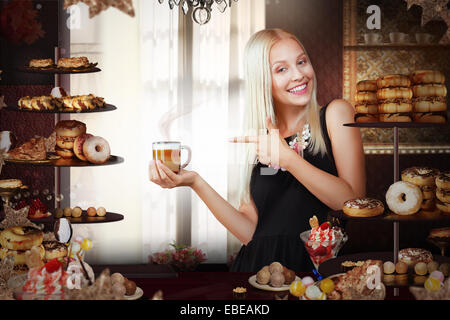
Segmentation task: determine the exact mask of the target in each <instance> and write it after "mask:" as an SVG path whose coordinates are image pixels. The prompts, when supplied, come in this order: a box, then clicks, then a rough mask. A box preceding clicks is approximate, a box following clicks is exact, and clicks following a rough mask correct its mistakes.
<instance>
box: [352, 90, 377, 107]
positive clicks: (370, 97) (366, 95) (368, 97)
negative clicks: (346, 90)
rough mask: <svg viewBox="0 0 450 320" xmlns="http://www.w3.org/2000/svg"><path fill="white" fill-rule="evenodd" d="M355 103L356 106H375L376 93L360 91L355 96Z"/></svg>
mask: <svg viewBox="0 0 450 320" xmlns="http://www.w3.org/2000/svg"><path fill="white" fill-rule="evenodd" d="M355 101H356V102H357V103H358V104H363V103H368V104H376V103H377V102H378V98H377V94H376V92H372V91H361V92H357V93H356V94H355Z"/></svg>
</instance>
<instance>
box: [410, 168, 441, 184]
mask: <svg viewBox="0 0 450 320" xmlns="http://www.w3.org/2000/svg"><path fill="white" fill-rule="evenodd" d="M438 174H439V170H437V169H433V168H430V167H411V168H407V169H405V170H403V171H402V181H406V182H411V183H413V184H415V185H417V186H434V185H435V180H436V176H437V175H438Z"/></svg>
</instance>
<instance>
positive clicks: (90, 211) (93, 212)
mask: <svg viewBox="0 0 450 320" xmlns="http://www.w3.org/2000/svg"><path fill="white" fill-rule="evenodd" d="M86 211H87V215H88V216H89V217H95V216H96V215H97V210H95V208H94V207H89V208H88V209H87V210H86Z"/></svg>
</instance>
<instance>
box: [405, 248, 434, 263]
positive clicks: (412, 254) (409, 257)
mask: <svg viewBox="0 0 450 320" xmlns="http://www.w3.org/2000/svg"><path fill="white" fill-rule="evenodd" d="M398 260H399V261H401V262H404V263H406V265H407V266H408V267H410V268H414V266H415V265H416V264H417V263H419V262H423V263H425V264H427V263H429V262H431V261H433V255H432V254H431V252H430V251H428V250H425V249H420V248H406V249H402V250H400V251H399V252H398Z"/></svg>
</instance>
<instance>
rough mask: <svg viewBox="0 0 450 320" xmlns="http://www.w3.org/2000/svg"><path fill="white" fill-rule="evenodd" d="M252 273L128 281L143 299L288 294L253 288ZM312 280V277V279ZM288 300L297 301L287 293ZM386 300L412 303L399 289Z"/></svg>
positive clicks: (404, 290) (265, 297) (191, 274)
mask: <svg viewBox="0 0 450 320" xmlns="http://www.w3.org/2000/svg"><path fill="white" fill-rule="evenodd" d="M252 275H254V273H247V272H179V273H178V276H177V277H176V278H138V277H136V278H130V279H131V280H133V281H135V282H136V285H137V286H138V287H140V288H141V289H142V290H143V291H144V296H143V297H142V299H152V297H153V295H154V294H155V293H156V292H157V291H158V290H161V291H162V293H163V299H164V300H233V289H234V288H236V287H245V288H246V289H247V295H246V299H245V300H276V299H277V296H278V297H280V298H282V297H284V296H285V295H286V294H288V293H289V292H288V291H282V292H273V291H263V290H260V289H257V288H254V287H253V286H252V285H250V284H249V282H248V279H249V278H250V277H251V276H252ZM297 276H299V277H301V278H303V277H305V276H311V277H313V274H312V273H297ZM313 278H314V277H313ZM288 299H289V300H298V298H296V297H294V296H292V295H290V294H289V296H288ZM386 300H414V296H413V295H412V294H411V293H410V292H409V289H408V288H400V289H399V296H394V289H393V288H390V287H388V288H387V289H386Z"/></svg>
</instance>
